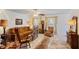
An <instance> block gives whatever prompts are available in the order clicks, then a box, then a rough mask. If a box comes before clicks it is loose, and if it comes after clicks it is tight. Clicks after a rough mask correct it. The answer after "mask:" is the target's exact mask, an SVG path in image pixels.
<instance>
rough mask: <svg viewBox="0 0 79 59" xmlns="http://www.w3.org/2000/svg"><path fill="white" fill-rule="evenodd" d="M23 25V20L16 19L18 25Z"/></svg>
mask: <svg viewBox="0 0 79 59" xmlns="http://www.w3.org/2000/svg"><path fill="white" fill-rule="evenodd" d="M22 23H23V21H22V19H16V20H15V24H16V25H22Z"/></svg>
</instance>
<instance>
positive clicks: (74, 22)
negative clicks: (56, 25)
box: [68, 16, 77, 32]
mask: <svg viewBox="0 0 79 59" xmlns="http://www.w3.org/2000/svg"><path fill="white" fill-rule="evenodd" d="M68 25H70V30H73V27H74V26H76V27H75V31H76V32H77V17H76V16H73V17H72V19H70V20H69V21H68Z"/></svg>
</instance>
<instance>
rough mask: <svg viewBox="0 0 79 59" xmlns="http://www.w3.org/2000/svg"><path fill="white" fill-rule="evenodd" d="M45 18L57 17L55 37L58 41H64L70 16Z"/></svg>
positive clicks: (60, 15) (61, 15)
mask: <svg viewBox="0 0 79 59" xmlns="http://www.w3.org/2000/svg"><path fill="white" fill-rule="evenodd" d="M47 16H57V37H58V38H59V39H60V40H64V41H66V32H67V31H68V20H70V19H71V14H55V15H47Z"/></svg>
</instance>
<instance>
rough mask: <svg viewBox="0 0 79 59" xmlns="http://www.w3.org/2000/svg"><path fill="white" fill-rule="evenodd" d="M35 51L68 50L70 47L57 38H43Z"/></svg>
mask: <svg viewBox="0 0 79 59" xmlns="http://www.w3.org/2000/svg"><path fill="white" fill-rule="evenodd" d="M41 37H42V36H41ZM40 39H41V38H39V40H40ZM36 49H70V46H69V45H68V44H67V43H66V41H64V40H60V39H58V38H57V36H54V37H46V36H45V37H44V38H43V41H42V42H41V44H39V45H38V46H37V47H36Z"/></svg>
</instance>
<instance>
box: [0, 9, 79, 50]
mask: <svg viewBox="0 0 79 59" xmlns="http://www.w3.org/2000/svg"><path fill="white" fill-rule="evenodd" d="M78 12H79V10H71V9H4V10H2V9H1V10H0V20H1V22H0V36H1V38H0V39H1V40H0V41H1V47H0V48H4V49H9V48H12V49H13V48H14V49H18V48H21V49H37V48H38V49H70V48H78V43H77V44H76V46H77V47H76V46H75V44H74V45H73V44H72V45H73V46H75V47H73V46H72V45H71V44H70V43H69V44H68V43H67V32H68V31H69V30H70V29H72V27H70V25H71V24H69V21H70V20H71V19H73V18H74V19H76V18H78V17H79V16H78V15H79V14H78ZM2 23H3V24H2ZM76 23H78V24H79V21H77V22H76ZM78 24H75V25H74V28H73V31H74V30H76V31H75V32H77V35H79V31H78V28H79V26H78ZM76 27H77V28H76ZM14 32H15V33H16V34H15V33H14ZM7 33H8V34H7ZM23 33H24V35H23V36H22V34H23ZM25 33H27V34H25ZM6 34H7V35H6ZM13 34H14V35H13ZM19 34H20V35H19ZM6 37H10V38H8V39H6ZM16 39H17V40H16ZM22 39H24V42H22V41H21V40H22ZM25 39H26V40H25ZM30 39H31V40H30ZM6 40H7V41H8V42H6ZM76 40H78V38H77V39H76ZM77 42H78V41H77ZM24 43H25V44H24ZM72 43H73V42H72ZM75 43H76V42H75ZM22 44H24V46H22ZM10 45H11V47H10Z"/></svg>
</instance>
